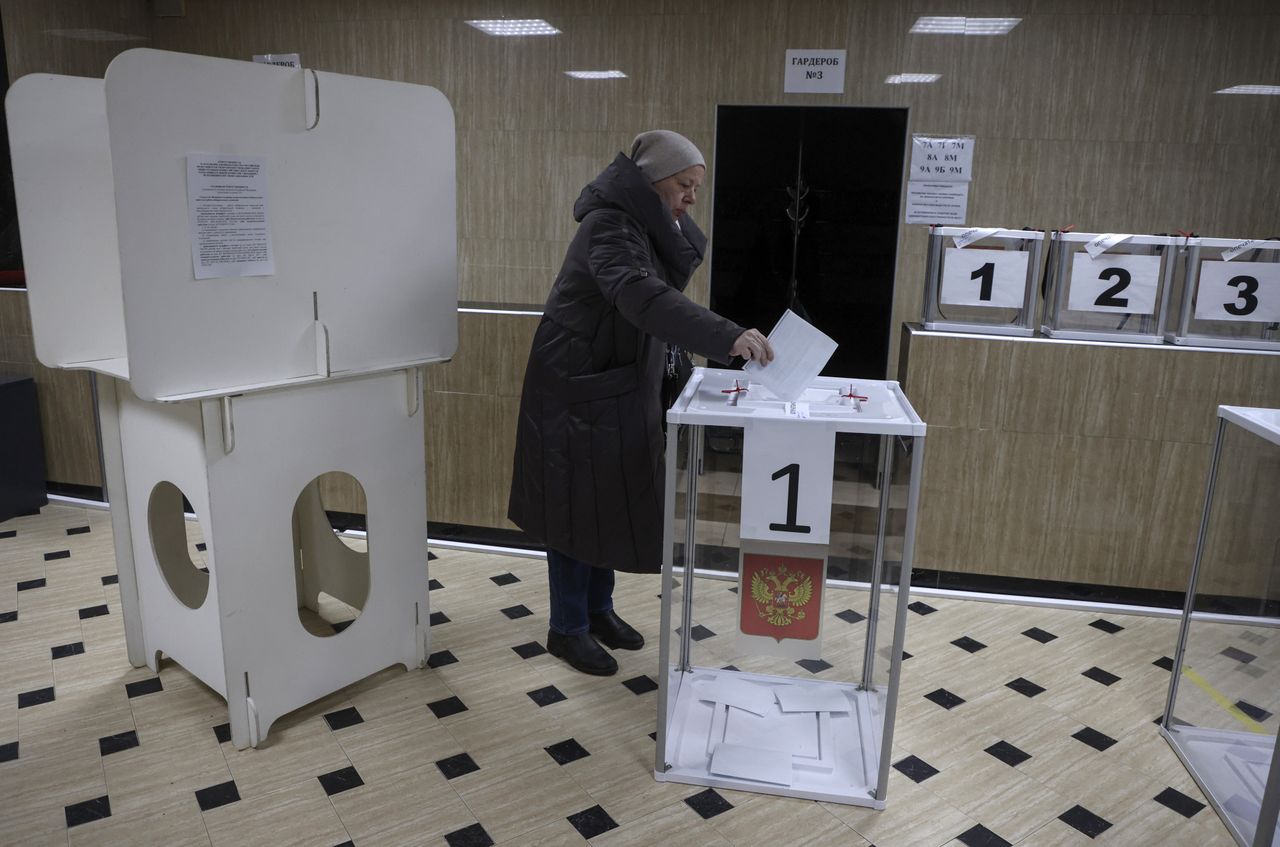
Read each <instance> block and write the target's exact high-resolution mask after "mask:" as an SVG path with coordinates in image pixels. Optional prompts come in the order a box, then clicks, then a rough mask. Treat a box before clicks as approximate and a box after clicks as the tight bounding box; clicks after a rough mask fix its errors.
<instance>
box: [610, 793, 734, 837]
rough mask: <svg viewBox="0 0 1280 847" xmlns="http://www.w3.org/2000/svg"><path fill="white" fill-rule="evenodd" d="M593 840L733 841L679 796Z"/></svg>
mask: <svg viewBox="0 0 1280 847" xmlns="http://www.w3.org/2000/svg"><path fill="white" fill-rule="evenodd" d="M685 787H686V788H690V787H692V786H685ZM690 793H693V792H690ZM605 811H608V809H606V810H605ZM591 843H592V844H593V845H595V847H632V846H633V845H634V847H644V846H645V845H653V844H661V845H663V847H702V846H703V845H707V847H712V845H714V846H715V847H723V845H728V844H730V843H731V842H729V841H728V840H727V839H726V838H725V837H724V836H723V835H721V834H720V833H718V832H717V831H716V830H715V828H714V827H712V826H711V823H710V822H709V821H704V820H703V819H702V818H700V817H699V816H698V814H697V813H696V812H694V811H693V810H692V809H690V808H689V807H688V806H687V805H685V803H684V802H683V801H681V800H677V801H675V802H674V803H671V804H668V805H667V806H665V807H663V808H661V809H659V810H658V811H656V812H652V813H650V814H648V815H646V816H645V817H643V818H640V819H638V820H636V821H634V822H633V823H632V824H631V825H629V826H625V827H619V828H618V829H614V830H610V831H609V832H606V833H604V834H603V835H598V836H596V837H595V838H593V839H591Z"/></svg>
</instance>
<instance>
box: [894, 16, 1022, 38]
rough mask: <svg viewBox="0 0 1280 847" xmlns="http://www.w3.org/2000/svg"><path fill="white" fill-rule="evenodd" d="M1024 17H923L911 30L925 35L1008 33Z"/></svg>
mask: <svg viewBox="0 0 1280 847" xmlns="http://www.w3.org/2000/svg"><path fill="white" fill-rule="evenodd" d="M1021 21H1022V18H946V17H942V18H939V17H923V18H919V19H917V20H916V22H915V23H914V24H912V25H911V31H912V32H915V33H920V34H923V35H1007V34H1008V32H1009V30H1011V29H1013V28H1014V27H1015V26H1017V25H1018V24H1019V23H1020V22H1021Z"/></svg>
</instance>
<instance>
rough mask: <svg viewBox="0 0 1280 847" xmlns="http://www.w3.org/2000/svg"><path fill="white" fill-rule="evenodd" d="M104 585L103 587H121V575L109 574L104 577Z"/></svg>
mask: <svg viewBox="0 0 1280 847" xmlns="http://www.w3.org/2000/svg"><path fill="white" fill-rule="evenodd" d="M102 584H103V585H119V584H120V574H115V573H109V574H107V575H106V576H104V577H103V578H102Z"/></svg>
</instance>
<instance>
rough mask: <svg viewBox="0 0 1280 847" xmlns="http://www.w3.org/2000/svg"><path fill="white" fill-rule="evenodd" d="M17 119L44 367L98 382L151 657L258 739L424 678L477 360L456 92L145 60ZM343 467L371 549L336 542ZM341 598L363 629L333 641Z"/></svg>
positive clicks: (141, 630)
mask: <svg viewBox="0 0 1280 847" xmlns="http://www.w3.org/2000/svg"><path fill="white" fill-rule="evenodd" d="M6 110H7V115H8V125H9V133H10V143H11V148H12V157H13V165H14V181H15V186H16V193H17V199H18V211H19V215H20V217H21V219H22V239H23V248H24V254H25V257H26V262H27V275H28V278H29V280H30V304H31V312H32V324H33V329H34V335H35V344H36V352H37V356H38V358H39V359H40V361H41V362H42V363H43V364H45V365H46V366H48V367H54V368H75V369H83V370H88V371H91V372H93V373H94V374H96V375H97V380H98V382H97V392H96V395H97V399H98V412H99V417H100V421H101V430H102V445H103V453H104V458H105V470H106V481H107V493H108V498H109V500H110V504H111V513H112V527H113V530H114V535H115V548H116V558H117V570H118V572H119V584H120V595H121V606H122V610H123V614H124V618H125V634H126V640H127V644H128V651H129V658H130V661H131V662H132V663H133V664H135V665H138V666H141V665H143V664H145V665H148V666H150V667H151V668H152V669H156V668H158V662H159V656H160V655H161V654H164V655H167V656H169V657H171V658H172V659H174V660H175V661H177V662H178V663H180V664H181V665H182V666H183V667H185V668H186V669H187V670H188V671H190V672H191V673H192V674H194V675H195V676H196V677H198V678H199V679H200V680H201V681H202V682H204V683H205V684H206V685H208V686H209V687H210V688H212V689H214V690H215V691H217V692H218V693H220V694H222V695H223V696H224V697H226V699H227V703H228V711H229V715H230V724H231V736H232V740H233V742H234V743H235V744H236V746H237V747H245V746H248V745H256V744H258V743H259V742H260V741H262V740H263V739H264V738H265V737H266V735H267V732H268V730H269V728H270V726H271V723H272V722H273V721H274V720H275V719H276V718H278V717H279V716H281V715H283V714H285V713H286V712H289V711H292V710H293V709H296V708H298V707H300V706H303V705H305V704H306V703H309V702H311V701H313V700H316V699H318V698H320V697H323V696H325V695H327V694H329V693H331V692H333V691H335V690H337V689H339V688H342V687H344V686H346V685H349V684H350V683H352V682H355V681H356V680H359V679H361V678H363V677H365V676H368V675H370V674H372V673H375V672H377V671H379V670H381V669H383V668H386V667H389V666H391V665H394V664H403V665H405V666H406V667H414V666H420V665H422V664H423V663H424V661H425V657H426V655H427V653H428V644H427V640H428V632H429V630H428V619H429V612H428V608H427V606H428V577H427V549H426V494H425V489H426V482H425V467H424V452H425V448H424V426H423V421H424V416H425V414H426V412H425V410H424V409H423V406H422V397H423V387H422V378H421V368H422V366H423V365H426V364H428V363H431V362H439V361H443V360H447V359H449V358H450V357H451V356H452V355H453V352H454V350H455V348H456V346H457V328H456V310H457V246H456V245H457V236H456V207H455V191H456V188H455V184H456V177H455V165H454V162H455V153H454V143H455V142H454V126H453V112H452V109H451V107H450V106H449V103H448V101H447V100H446V99H445V98H444V96H443V95H442V94H441V93H440V92H439V91H437V90H435V89H433V88H429V87H426V86H419V85H409V84H405V83H397V82H386V81H380V80H370V79H361V78H357V77H350V76H343V75H339V74H329V73H323V72H317V71H312V70H301V69H291V68H282V67H277V66H272V65H260V64H252V63H248V62H236V61H229V60H223V59H212V58H207V57H199V56H188V55H183V54H177V53H166V52H162V51H157V50H149V49H138V50H129V51H126V52H124V53H122V54H120V55H119V56H118V57H117V58H116V59H115V60H114V61H113V62H112V63H111V66H110V67H109V68H108V71H107V75H106V79H105V81H104V80H97V79H84V78H76V77H63V76H53V75H47V74H33V75H30V76H27V77H23V78H22V79H20V80H18V81H17V82H16V83H15V84H14V85H13V87H12V88H11V89H10V91H9V94H8V96H7V99H6ZM334 472H336V473H341V474H346V475H348V476H349V477H351V478H354V480H355V481H356V483H358V485H359V487H360V488H362V489H363V492H364V495H365V498H366V502H367V512H368V517H367V520H368V523H367V526H368V545H367V549H353V548H352V547H350V546H348V545H346V544H344V543H343V542H342V541H341V540H340V539H339V538H338V537H337V536H336V535H335V534H334V532H333V530H332V528H331V527H330V524H329V521H328V519H327V517H326V515H325V512H324V509H323V502H322V497H321V494H320V487H319V480H320V479H321V478H322V477H324V475H326V474H329V473H334ZM188 508H189V509H190V510H192V511H194V513H195V515H196V516H197V518H198V520H199V527H200V533H199V534H200V535H202V537H203V543H202V546H203V547H204V549H203V550H202V551H199V552H198V553H197V552H196V548H195V547H194V546H193V545H191V544H189V543H188V541H189V539H188V532H187V524H188V521H187V520H185V519H184V512H185V510H187V509H188ZM326 603H334V604H341V605H343V606H344V607H345V608H347V609H348V610H349V611H351V612H353V613H354V614H355V617H354V620H352V621H351V622H350V624H349V625H348V626H345V628H341V631H338V629H339V628H335V627H319V628H318V627H317V626H315V625H314V622H315V620H316V618H315V614H314V613H316V612H318V611H319V610H320V608H321V606H322V604H326ZM307 612H311V613H313V614H311V615H310V616H308V614H307ZM308 621H310V622H311V624H312V625H308Z"/></svg>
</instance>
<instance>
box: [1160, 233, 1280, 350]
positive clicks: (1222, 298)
mask: <svg viewBox="0 0 1280 847" xmlns="http://www.w3.org/2000/svg"><path fill="white" fill-rule="evenodd" d="M1183 268H1184V269H1183V276H1182V285H1181V290H1180V291H1178V292H1176V293H1177V295H1178V300H1177V304H1176V307H1175V309H1174V311H1175V312H1176V313H1177V315H1178V324H1177V326H1176V327H1175V328H1174V329H1172V330H1170V331H1169V332H1166V333H1165V339H1166V340H1167V341H1169V342H1170V343H1173V344H1191V345H1196V346H1199V347H1237V348H1244V349H1249V350H1280V240H1275V239H1271V240H1258V239H1240V238H1192V239H1191V240H1190V242H1189V244H1188V245H1187V250H1186V255H1185V258H1184V261H1183Z"/></svg>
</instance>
